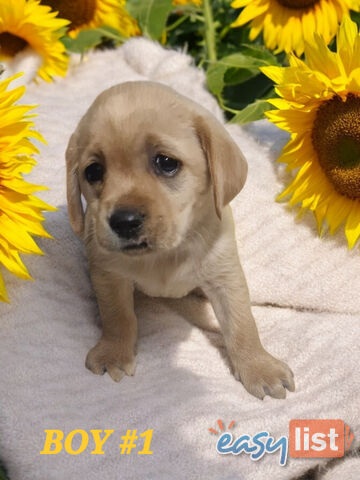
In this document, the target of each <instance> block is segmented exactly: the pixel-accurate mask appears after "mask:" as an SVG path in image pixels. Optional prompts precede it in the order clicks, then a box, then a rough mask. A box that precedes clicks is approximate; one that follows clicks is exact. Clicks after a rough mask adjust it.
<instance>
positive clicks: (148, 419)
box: [0, 39, 360, 480]
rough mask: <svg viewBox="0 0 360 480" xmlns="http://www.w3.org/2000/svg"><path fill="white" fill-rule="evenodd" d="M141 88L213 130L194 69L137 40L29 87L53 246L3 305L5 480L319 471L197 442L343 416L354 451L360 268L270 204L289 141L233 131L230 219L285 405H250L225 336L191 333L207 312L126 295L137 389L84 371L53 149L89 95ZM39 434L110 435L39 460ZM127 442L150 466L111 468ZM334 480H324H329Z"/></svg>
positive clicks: (58, 152)
mask: <svg viewBox="0 0 360 480" xmlns="http://www.w3.org/2000/svg"><path fill="white" fill-rule="evenodd" d="M139 79H150V80H153V81H154V80H155V81H160V82H163V83H166V84H168V85H170V86H172V87H174V88H176V89H177V90H178V91H180V92H181V93H183V94H185V95H188V96H189V97H191V98H193V99H194V100H196V101H198V102H199V103H201V104H202V105H204V106H206V107H207V108H208V109H209V110H211V111H212V112H213V113H214V114H215V115H216V116H217V117H218V118H219V119H221V118H222V113H221V111H220V109H219V107H218V105H217V103H216V101H215V100H214V98H212V97H211V95H210V94H209V93H208V92H207V91H206V88H205V86H204V83H205V82H204V74H203V72H202V71H201V70H199V69H197V68H196V67H194V66H193V65H192V60H191V58H190V57H188V56H186V55H184V54H182V53H180V52H175V51H171V50H166V49H163V48H162V47H161V46H159V45H157V44H155V43H152V42H150V41H148V40H145V39H132V40H129V41H128V42H127V43H126V44H125V45H124V46H123V47H121V48H120V49H118V50H116V51H106V52H96V53H91V54H89V56H88V58H87V60H86V61H85V62H84V63H81V64H77V65H74V66H72V68H71V71H70V72H69V74H68V76H67V77H66V78H65V79H63V80H59V81H58V82H56V83H53V84H44V83H42V84H40V85H36V84H31V85H30V86H29V88H28V91H27V95H26V98H25V102H26V103H31V104H32V103H34V104H39V107H38V109H37V112H38V114H39V116H38V118H37V119H36V124H37V128H38V129H39V130H40V131H41V133H42V134H43V135H44V137H45V138H46V140H47V142H48V144H49V146H48V147H41V155H40V158H39V165H38V167H36V168H35V169H34V171H33V173H32V174H31V176H30V180H31V181H33V182H37V183H43V184H46V185H48V186H49V187H51V190H50V191H49V192H44V193H43V194H42V197H43V198H44V199H46V200H47V201H48V202H50V203H52V204H53V205H56V206H58V207H59V211H58V212H55V213H49V214H47V222H46V227H47V229H48V230H49V232H50V233H52V234H53V235H54V237H55V240H54V241H51V240H44V239H41V240H39V244H40V246H41V248H42V249H43V250H44V252H45V254H46V255H45V256H43V257H34V256H29V257H26V258H25V260H26V263H27V265H28V266H29V270H30V272H31V274H32V275H33V276H34V278H35V279H36V281H35V282H24V281H21V280H18V279H16V278H14V277H12V276H10V275H8V274H5V278H6V283H7V287H8V291H9V294H10V297H11V300H12V303H11V305H10V306H7V305H1V306H0V309H1V313H2V316H1V321H0V365H1V368H0V385H1V386H2V392H1V395H0V459H2V460H3V461H4V463H5V465H6V466H7V468H8V470H9V475H10V478H11V480H63V478H64V477H66V478H69V479H71V480H73V479H74V480H75V479H82V478H86V479H88V480H93V479H94V480H95V479H98V478H99V477H100V476H101V478H104V479H106V480H107V479H109V480H110V479H111V480H112V479H114V478H119V479H122V478H127V479H139V478H156V479H160V480H161V479H168V478H169V477H171V478H177V479H189V480H192V479H203V478H208V479H219V480H220V479H221V480H223V479H235V478H236V479H245V480H248V479H249V480H250V479H251V480H252V479H256V480H258V479H259V480H268V479H269V478H273V479H277V480H278V479H279V480H282V479H288V480H290V479H293V478H294V477H296V476H297V475H300V474H301V473H303V472H305V471H307V470H308V469H309V468H312V467H314V466H316V465H320V464H321V465H325V464H326V459H292V458H289V459H288V461H287V465H286V466H285V467H281V466H280V465H279V462H278V454H276V453H275V454H272V455H266V456H264V457H263V458H262V459H261V460H259V461H258V462H256V463H255V462H253V461H252V460H251V459H250V458H249V457H248V456H247V455H245V454H241V455H239V456H236V457H230V456H221V455H219V454H218V453H217V452H216V449H215V445H216V440H217V437H216V436H215V435H214V434H211V433H209V431H208V428H209V427H213V428H215V427H216V420H217V419H219V418H220V419H222V420H223V421H224V423H226V424H228V423H230V421H232V420H235V422H236V423H235V427H234V428H233V433H234V435H236V436H237V435H241V434H243V433H249V434H255V433H256V432H258V431H261V430H268V431H269V432H270V433H271V435H272V436H273V437H275V438H278V437H280V436H281V435H287V434H288V426H289V421H290V420H291V419H296V418H340V419H343V420H344V421H345V422H346V423H348V424H349V425H350V426H351V428H352V430H353V431H354V432H355V440H354V447H355V446H357V445H359V442H358V440H357V438H356V437H359V434H360V405H359V401H358V397H359V392H360V381H359V374H358V372H359V359H360V354H359V348H358V345H359V342H360V323H359V317H360V305H359V298H358V292H359V290H360V262H359V249H358V248H355V249H354V251H352V252H348V251H347V249H346V243H345V239H344V235H343V234H342V233H339V234H338V235H336V236H335V237H331V238H326V239H325V240H321V239H319V238H318V237H317V234H316V228H315V221H314V219H313V218H312V216H311V215H308V216H306V217H305V218H304V219H303V220H302V221H301V222H298V221H296V220H295V214H294V212H292V211H289V210H288V208H287V207H286V206H285V205H282V204H278V203H276V202H275V201H274V197H275V195H276V193H278V192H279V191H280V190H281V189H282V188H283V187H284V185H285V183H284V182H285V180H286V179H285V178H284V174H283V173H282V171H281V170H279V167H278V166H277V165H276V163H275V158H276V156H277V154H278V152H279V150H280V149H281V146H282V145H283V144H284V143H285V142H286V140H287V136H286V135H285V134H284V133H282V132H280V131H278V130H277V129H276V128H275V127H273V126H271V125H270V124H269V123H268V122H265V121H262V122H258V123H256V124H253V125H249V126H247V127H244V128H243V129H241V128H240V127H238V126H231V127H229V131H230V133H231V134H232V135H233V138H234V139H235V140H236V141H237V142H238V144H239V145H240V147H241V148H242V150H243V151H244V153H245V155H246V157H247V159H248V162H249V178H248V182H247V184H246V186H245V188H244V190H243V192H242V193H241V194H240V195H239V197H238V198H237V199H236V200H235V201H234V202H233V207H234V212H235V219H236V226H237V237H238V242H239V250H240V257H241V260H242V263H243V266H244V270H245V273H246V275H247V279H248V283H249V287H250V292H251V298H252V302H253V304H254V305H255V306H254V308H253V311H254V314H255V317H256V318H257V322H258V326H259V330H260V335H261V337H262V340H263V342H264V345H265V346H266V348H267V349H268V350H269V351H270V352H271V353H272V354H274V355H276V356H278V357H280V358H282V359H283V360H284V361H286V362H288V363H289V364H290V366H291V368H292V369H293V370H294V372H295V376H296V384H297V391H296V392H295V393H291V394H288V398H287V399H286V400H285V401H280V400H274V399H271V398H268V397H266V398H265V400H264V401H263V402H261V401H259V400H257V399H256V398H254V397H251V396H250V395H249V394H248V393H247V392H246V391H245V390H244V388H243V387H242V385H241V384H240V383H238V382H236V381H235V379H234V378H233V377H232V376H231V374H230V372H229V368H228V364H227V361H226V358H224V351H223V348H222V342H221V336H220V335H219V334H217V333H206V332H203V331H201V330H199V329H198V328H196V327H194V326H193V325H191V324H197V325H203V326H204V325H206V324H214V323H215V320H214V316H213V313H212V311H211V308H210V307H209V305H208V304H207V303H206V302H204V301H203V300H200V299H197V298H193V297H188V298H186V299H182V300H176V301H174V300H160V299H151V298H147V297H145V296H143V295H141V294H138V295H137V296H136V312H137V316H138V319H139V330H140V332H139V347H138V356H137V371H136V374H135V376H134V377H133V378H128V377H126V378H124V379H123V380H122V381H121V382H120V384H116V383H113V382H112V381H111V380H110V378H109V377H108V376H107V375H105V376H104V377H98V376H95V375H93V374H91V373H90V372H89V371H87V370H86V369H85V367H84V360H85V356H86V353H87V351H88V349H89V348H91V347H92V346H93V345H94V344H95V343H96V341H97V339H98V338H99V335H100V327H99V319H98V314H97V308H96V302H95V299H94V295H93V292H92V290H91V286H90V283H89V277H88V268H87V262H86V257H85V254H84V249H83V246H82V244H81V242H80V241H79V240H78V239H77V238H76V237H75V235H74V234H73V233H72V231H71V229H70V226H69V222H68V218H67V212H66V205H65V165H64V151H65V148H66V145H67V141H68V138H69V136H70V134H71V132H72V131H73V130H74V128H75V126H76V124H77V122H78V120H79V119H80V118H81V116H82V115H83V113H84V112H85V111H86V109H87V108H88V106H89V105H90V104H91V102H92V101H93V99H94V98H95V97H96V95H97V94H98V93H100V92H101V91H102V90H103V89H105V88H107V87H109V86H111V85H113V84H116V83H120V82H123V81H128V80H139ZM186 320H188V321H189V322H190V323H188V322H187V321H186ZM45 429H61V430H63V431H64V432H65V435H66V434H68V433H69V432H70V431H72V430H75V429H84V430H87V431H89V430H90V429H114V431H115V432H114V434H113V435H112V437H110V438H109V440H108V442H107V444H106V445H105V447H104V450H105V454H104V455H91V454H90V453H89V452H90V450H86V451H85V452H84V453H82V454H79V455H69V454H67V453H66V452H64V451H62V452H61V453H59V454H58V455H48V456H47V455H40V451H41V450H42V448H43V444H44V440H45V434H44V430H45ZM127 429H137V431H138V433H141V432H144V431H145V430H147V429H153V430H154V433H153V439H152V443H151V450H153V452H154V453H153V455H138V454H137V451H135V452H133V453H131V454H130V455H122V454H120V451H119V448H118V444H119V443H120V442H121V436H122V435H124V434H125V433H126V430H127ZM75 443H76V442H75V440H74V446H75ZM91 446H92V444H91ZM350 461H351V462H353V465H354V467H352V470H353V469H355V471H356V469H357V472H358V475H360V468H359V462H356V461H353V460H352V459H347V460H346V461H345V462H342V463H340V464H339V465H338V466H337V467H336V468H340V467H341V468H345V465H347V464H348V462H350ZM333 471H335V470H333ZM330 472H331V471H330V470H329V471H328V472H327V473H326V475H327V477H326V478H327V479H328V480H332V479H333V478H335V477H333V476H331V473H330ZM329 475H330V476H329ZM324 478H325V477H324ZM337 478H342V477H341V476H340V477H337ZM344 478H345V477H344ZM349 478H352V477H349ZM354 478H355V477H354ZM357 478H358V477H357Z"/></svg>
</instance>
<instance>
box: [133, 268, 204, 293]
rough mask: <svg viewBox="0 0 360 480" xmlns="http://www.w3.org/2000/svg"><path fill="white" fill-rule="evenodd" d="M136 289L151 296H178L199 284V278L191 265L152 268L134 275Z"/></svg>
mask: <svg viewBox="0 0 360 480" xmlns="http://www.w3.org/2000/svg"><path fill="white" fill-rule="evenodd" d="M134 282H135V286H136V288H137V289H138V290H140V291H142V292H143V293H145V294H146V295H150V296H152V297H172V298H180V297H184V296H185V295H187V294H188V293H190V292H191V291H192V290H194V288H196V287H198V286H199V279H198V276H197V275H196V273H195V272H194V269H193V268H192V266H191V265H184V266H181V267H179V268H176V269H166V268H153V269H152V270H148V271H146V272H142V273H141V274H139V273H137V274H136V275H135V276H134Z"/></svg>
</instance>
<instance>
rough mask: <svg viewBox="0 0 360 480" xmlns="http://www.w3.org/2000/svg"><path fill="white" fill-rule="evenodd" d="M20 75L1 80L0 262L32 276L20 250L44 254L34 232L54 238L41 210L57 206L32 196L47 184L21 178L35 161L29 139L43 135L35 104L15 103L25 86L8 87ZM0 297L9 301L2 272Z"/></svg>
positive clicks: (25, 275) (25, 277)
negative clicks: (38, 128)
mask: <svg viewBox="0 0 360 480" xmlns="http://www.w3.org/2000/svg"><path fill="white" fill-rule="evenodd" d="M17 77H19V75H15V76H14V77H11V78H8V79H6V80H3V81H2V82H0V264H2V265H3V266H4V267H5V268H7V269H8V270H9V271H10V272H11V273H13V274H14V275H17V276H18V277H20V278H24V279H30V278H31V277H30V275H29V273H28V271H27V269H26V267H25V265H24V263H23V262H22V260H21V258H20V256H19V253H36V254H41V253H42V252H41V250H40V249H39V247H38V246H37V245H36V243H35V242H34V240H33V239H32V237H31V235H32V234H35V235H39V236H41V237H48V238H51V236H50V235H49V234H48V233H47V232H46V231H45V230H44V228H43V227H42V226H41V222H42V221H43V220H44V218H43V216H42V215H41V211H42V210H55V209H54V208H53V207H50V206H49V205H47V204H46V203H45V202H43V201H42V200H40V199H39V198H37V197H35V196H34V195H33V193H34V192H35V191H36V190H44V189H45V187H40V186H37V185H33V184H31V183H28V182H26V181H25V180H24V179H23V178H22V174H24V173H29V172H30V171H31V169H32V168H33V166H34V165H35V164H36V162H35V160H34V159H33V158H32V155H33V154H34V153H38V150H37V148H36V147H35V146H34V145H33V144H32V142H31V140H30V139H31V138H34V139H37V140H42V137H41V136H40V134H39V133H37V132H36V131H35V130H33V129H32V127H33V125H34V124H33V123H32V122H31V120H30V118H31V117H33V116H34V115H29V114H28V112H29V110H31V109H32V108H33V107H31V106H28V105H15V102H17V100H19V98H20V97H22V95H23V94H24V91H25V87H18V88H15V89H13V90H9V91H8V90H7V88H8V86H9V83H10V82H11V81H12V80H13V79H14V78H17ZM42 141H43V140H42ZM0 300H2V301H8V297H7V293H6V289H5V284H4V280H3V278H2V276H1V273H0Z"/></svg>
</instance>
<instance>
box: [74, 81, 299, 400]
mask: <svg viewBox="0 0 360 480" xmlns="http://www.w3.org/2000/svg"><path fill="white" fill-rule="evenodd" d="M66 161H67V199H68V208H69V217H70V222H71V225H72V227H73V229H74V231H75V232H76V233H77V234H78V235H80V236H81V237H82V238H83V240H84V242H85V245H86V249H87V254H88V258H89V264H90V272H91V280H92V284H93V286H94V290H95V293H96V297H97V300H98V304H99V309H100V315H101V319H102V326H103V331H102V337H101V339H100V341H99V342H98V344H97V345H96V346H95V347H94V348H92V349H91V350H90V352H89V353H88V355H87V358H86V366H87V367H88V368H89V369H90V370H91V371H92V372H94V373H96V374H103V373H104V372H105V371H107V372H108V374H109V375H110V376H111V378H112V379H113V380H115V381H119V380H121V378H122V377H123V376H124V374H126V375H133V374H134V372H135V354H134V348H135V343H136V339H137V320H136V317H135V313H134V301H133V292H134V288H137V289H139V290H141V291H142V292H144V293H145V294H147V295H151V296H155V297H175V298H178V297H183V296H185V295H187V294H188V293H189V292H191V291H192V290H194V289H196V288H199V287H200V288H201V289H202V291H203V292H204V293H205V295H206V296H207V297H208V299H209V301H210V302H211V304H212V306H213V308H214V311H215V314H216V317H217V319H218V321H219V324H220V327H221V329H222V332H223V335H224V340H225V345H226V348H227V352H228V355H229V357H230V360H231V364H232V367H233V372H234V375H235V378H236V379H238V380H240V381H241V382H242V383H243V385H244V386H245V388H246V389H247V390H248V392H250V393H251V394H253V395H255V396H256V397H259V398H263V397H264V396H265V395H266V394H268V395H271V396H273V397H275V398H284V397H285V396H286V390H285V389H286V388H287V389H288V390H290V391H293V390H294V388H295V387H294V381H293V374H292V372H291V370H290V369H289V367H288V366H287V365H286V364H285V363H283V362H281V361H280V360H278V359H276V358H274V357H273V356H271V355H270V354H269V353H268V352H267V351H266V350H265V349H264V348H263V346H262V344H261V342H260V339H259V335H258V331H257V328H256V324H255V321H254V318H253V316H252V313H251V308H250V300H249V293H248V288H247V285H246V280H245V277H244V274H243V271H242V268H241V265H240V262H239V258H238V253H237V247H236V241H235V236H234V224H233V219H232V213H231V208H230V206H229V202H230V201H231V200H232V199H233V198H234V197H235V196H236V195H237V194H238V193H239V192H240V190H241V189H242V187H243V185H244V183H245V179H246V174H247V164H246V161H245V158H244V157H243V155H242V153H241V151H240V150H239V148H238V147H237V145H236V144H235V143H234V141H233V140H232V139H231V137H230V136H229V134H228V133H227V132H226V130H225V129H224V127H223V126H222V125H221V124H220V123H219V122H218V121H217V120H216V119H215V118H214V117H213V116H212V115H211V114H210V113H209V112H208V111H207V110H206V109H204V108H202V107H201V106H200V105H198V104H196V103H194V102H192V101H191V100H189V99H188V98H185V97H183V96H182V95H180V94H178V93H176V92H175V91H174V90H172V89H171V88H168V87H165V86H163V85H160V84H156V83H152V82H128V83H123V84H120V85H117V86H115V87H112V88H110V89H108V90H106V91H105V92H103V93H102V94H101V95H99V96H98V97H97V99H96V100H95V102H94V103H93V105H92V106H91V107H90V108H89V110H88V111H87V113H86V114H85V116H84V117H83V118H82V120H81V121H80V123H79V125H78V127H77V129H76V131H75V132H74V134H73V135H72V136H71V139H70V142H69V145H68V148H67V152H66ZM81 194H83V196H84V197H85V199H86V203H87V207H86V212H85V214H84V212H83V208H82V203H81Z"/></svg>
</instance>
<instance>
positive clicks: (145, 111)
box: [66, 82, 247, 255]
mask: <svg viewBox="0 0 360 480" xmlns="http://www.w3.org/2000/svg"><path fill="white" fill-rule="evenodd" d="M66 163H67V198H68V209H69V217H70V222H71V225H72V227H73V229H74V231H75V232H76V233H77V234H79V235H82V234H83V230H84V213H83V209H82V204H81V193H82V194H83V195H84V197H85V200H86V202H87V209H88V212H87V215H89V216H90V222H91V228H90V233H89V232H88V233H89V234H90V235H96V237H97V240H98V242H99V243H100V245H101V246H102V247H103V248H105V249H107V250H117V251H122V252H123V253H124V254H127V255H139V254H140V253H141V254H144V253H147V252H151V251H158V250H170V249H173V248H176V247H177V246H179V245H180V244H181V242H182V241H183V240H184V239H185V238H186V236H187V235H188V234H189V233H191V230H192V229H194V228H196V225H197V224H198V223H199V222H206V221H209V219H210V218H213V217H214V215H213V212H216V214H217V216H218V218H219V219H220V220H221V211H222V209H223V207H224V206H225V205H227V204H228V203H229V202H230V201H231V200H232V199H233V198H234V197H235V196H236V195H237V194H238V193H239V191H240V190H241V189H242V187H243V185H244V183H245V179H246V173H247V164H246V161H245V159H244V157H243V155H242V153H241V151H240V150H239V148H238V147H237V145H236V144H235V143H234V142H233V140H232V139H231V137H230V136H229V134H228V133H227V132H226V130H225V129H224V127H223V126H222V125H221V124H220V123H219V122H218V121H217V120H216V119H215V118H214V117H213V116H212V115H211V114H210V113H209V112H208V111H207V110H205V109H204V108H202V107H201V106H200V105H198V104H196V103H194V102H192V101H191V100H189V99H187V98H185V97H183V96H181V95H179V94H177V93H176V92H175V91H173V90H172V89H170V88H168V87H165V86H162V85H160V84H156V83H151V82H129V83H123V84H120V85H118V86H115V87H112V88H110V89H109V90H106V91H105V92H103V93H102V94H101V95H99V97H98V98H97V99H96V100H95V102H94V103H93V105H92V106H91V107H90V109H89V110H88V112H87V113H86V114H85V116H84V117H83V118H82V120H81V121H80V123H79V125H78V127H77V129H76V131H75V132H74V133H73V135H72V137H71V139H70V142H69V145H68V148H67V151H66ZM219 219H218V220H217V221H219Z"/></svg>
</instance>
